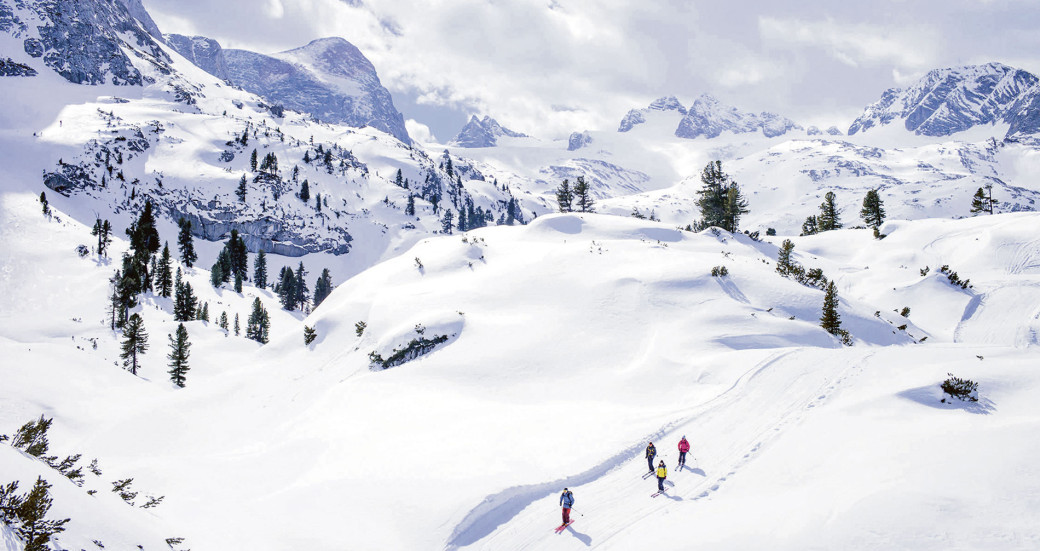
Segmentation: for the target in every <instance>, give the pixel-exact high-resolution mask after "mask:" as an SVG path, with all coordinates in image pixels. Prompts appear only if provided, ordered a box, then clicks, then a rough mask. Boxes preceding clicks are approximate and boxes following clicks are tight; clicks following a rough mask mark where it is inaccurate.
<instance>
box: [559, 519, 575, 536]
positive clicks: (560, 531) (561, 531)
mask: <svg viewBox="0 0 1040 551" xmlns="http://www.w3.org/2000/svg"><path fill="white" fill-rule="evenodd" d="M572 524H574V521H573V520H572V521H570V522H568V523H567V524H561V525H559V526H557V527H556V530H555V532H556V533H557V534H562V533H563V531H564V530H566V529H567V527H568V526H570V525H572Z"/></svg>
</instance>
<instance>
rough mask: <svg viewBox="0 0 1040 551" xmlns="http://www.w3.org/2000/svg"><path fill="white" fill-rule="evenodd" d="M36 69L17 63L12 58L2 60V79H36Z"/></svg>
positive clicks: (0, 75) (0, 64)
mask: <svg viewBox="0 0 1040 551" xmlns="http://www.w3.org/2000/svg"><path fill="white" fill-rule="evenodd" d="M34 76H36V69H33V68H32V67H30V66H28V65H24V64H22V63H17V62H15V61H13V60H12V59H11V58H7V59H0V77H34Z"/></svg>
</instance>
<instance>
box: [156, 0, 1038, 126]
mask: <svg viewBox="0 0 1040 551" xmlns="http://www.w3.org/2000/svg"><path fill="white" fill-rule="evenodd" d="M144 4H145V7H146V8H148V10H149V12H150V13H151V15H152V17H153V18H154V19H155V21H156V23H158V25H159V27H160V28H161V29H162V30H163V32H166V33H171V32H176V33H182V34H192V35H203V36H208V37H211V38H215V39H217V40H218V41H220V43H221V44H222V45H223V46H224V47H231V48H245V49H250V50H254V51H257V52H261V53H274V52H278V51H283V50H287V49H291V48H295V47H298V46H301V45H303V44H306V43H307V42H309V41H311V40H313V39H315V38H321V37H327V36H340V37H343V38H346V39H347V40H349V41H350V42H352V43H353V44H355V45H356V46H357V47H358V48H360V49H361V51H362V52H363V53H364V54H365V55H366V56H367V57H368V58H369V59H370V60H371V61H372V63H373V64H374V65H375V67H376V69H377V70H378V72H379V77H380V79H381V80H382V82H383V85H384V86H386V87H387V88H388V89H389V90H390V92H391V93H392V94H393V96H394V102H395V104H396V105H397V107H398V109H399V110H400V111H401V112H402V113H404V115H405V118H406V119H412V121H410V123H409V131H410V132H411V133H412V134H413V137H416V138H420V139H422V138H423V136H422V134H423V133H425V132H427V131H432V132H433V133H434V134H435V135H436V137H437V138H439V139H440V140H441V141H447V140H448V139H450V138H451V137H452V136H453V135H454V134H455V133H456V132H457V131H458V130H459V128H460V127H461V126H462V125H463V124H464V123H465V121H466V119H467V118H468V116H469V115H471V114H479V115H484V114H487V115H491V116H492V117H494V118H496V119H498V120H499V122H501V123H502V124H503V125H505V126H507V127H509V128H512V129H514V130H518V131H521V132H525V133H528V134H533V135H537V136H540V137H545V138H558V137H562V136H566V135H567V134H569V133H570V132H571V131H575V130H578V131H580V130H585V129H589V130H611V129H616V128H617V124H618V122H619V121H620V120H621V118H622V117H623V116H624V114H625V113H626V112H627V111H628V110H629V109H631V108H635V107H645V106H646V104H648V103H649V102H650V101H652V100H653V99H655V98H657V97H660V96H665V95H674V96H676V97H678V98H679V100H680V101H681V102H682V103H683V104H685V105H689V104H691V103H692V102H693V100H694V98H696V97H697V96H699V95H700V94H703V93H709V94H712V95H714V96H716V97H718V98H719V99H720V100H722V101H723V102H725V103H729V104H731V105H735V106H737V107H739V108H741V109H743V110H747V111H772V112H776V113H780V114H783V115H785V116H787V117H790V118H792V119H794V120H795V121H797V122H799V123H802V124H806V125H808V124H816V125H818V126H824V127H825V126H830V125H831V124H836V125H838V126H840V127H842V128H843V129H844V128H847V127H848V125H849V123H850V122H851V121H852V120H853V119H854V118H855V117H856V116H857V115H858V114H859V112H860V111H861V110H862V108H863V107H864V106H865V105H867V104H869V103H871V102H873V101H875V100H877V98H878V97H879V96H880V95H881V93H882V92H883V91H884V90H885V89H887V88H890V87H894V86H905V85H907V84H909V83H912V82H913V81H914V80H916V79H917V78H919V77H920V76H922V75H923V74H924V73H926V72H927V71H928V70H930V69H934V68H939V67H950V66H957V65H965V64H973V63H987V62H990V61H999V62H1003V63H1007V64H1009V65H1014V66H1017V67H1020V68H1023V69H1026V70H1029V71H1031V72H1033V73H1035V74H1038V75H1040V32H1038V30H1040V2H1036V1H1034V0H871V1H861V0H802V1H799V2H781V1H777V0H747V1H741V0H732V1H730V2H725V3H722V2H709V1H690V0H686V1H679V0H144ZM722 4H724V5H722Z"/></svg>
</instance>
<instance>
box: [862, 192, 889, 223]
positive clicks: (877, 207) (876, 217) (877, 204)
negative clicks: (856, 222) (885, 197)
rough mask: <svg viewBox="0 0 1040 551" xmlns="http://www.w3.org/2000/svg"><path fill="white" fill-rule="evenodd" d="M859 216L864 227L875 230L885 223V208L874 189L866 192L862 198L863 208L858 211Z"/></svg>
mask: <svg viewBox="0 0 1040 551" xmlns="http://www.w3.org/2000/svg"><path fill="white" fill-rule="evenodd" d="M859 216H860V218H862V219H863V222H864V223H865V224H866V225H868V226H870V227H872V228H874V229H875V230H876V229H878V228H880V227H881V224H883V223H884V222H885V207H884V204H883V203H882V202H881V196H880V195H878V191H877V190H876V189H872V190H870V191H868V192H867V195H866V196H865V197H863V208H862V209H860V211H859Z"/></svg>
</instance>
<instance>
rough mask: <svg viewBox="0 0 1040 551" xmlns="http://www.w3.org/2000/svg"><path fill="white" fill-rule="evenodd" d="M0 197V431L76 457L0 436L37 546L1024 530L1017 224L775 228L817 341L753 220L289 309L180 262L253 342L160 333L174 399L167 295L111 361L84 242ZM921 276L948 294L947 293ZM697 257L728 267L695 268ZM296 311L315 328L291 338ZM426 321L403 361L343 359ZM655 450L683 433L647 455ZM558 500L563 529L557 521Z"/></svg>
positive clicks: (507, 253) (583, 219)
mask: <svg viewBox="0 0 1040 551" xmlns="http://www.w3.org/2000/svg"><path fill="white" fill-rule="evenodd" d="M0 208H2V216H3V219H4V224H3V226H2V227H0V232H2V235H0V243H2V245H0V263H2V266H3V272H2V274H0V293H2V295H3V296H4V297H6V298H5V299H4V300H5V302H4V308H3V310H2V312H0V335H2V339H0V354H2V355H3V357H4V358H5V361H4V367H3V373H4V376H3V381H4V384H3V385H0V434H9V435H10V434H13V433H14V432H15V430H16V429H17V428H18V427H19V426H21V424H23V423H25V422H26V421H29V420H32V419H35V418H38V417H39V415H41V414H43V415H46V416H47V417H53V418H54V425H53V428H52V430H51V454H53V455H61V456H62V457H64V455H69V454H72V453H82V454H83V457H84V461H85V462H89V460H90V459H91V458H94V457H97V458H98V461H99V464H100V466H101V467H102V469H103V474H102V475H101V476H100V477H98V476H95V475H93V474H89V473H88V474H87V476H86V483H85V484H84V487H83V488H77V487H76V486H74V485H72V484H71V483H69V482H68V481H67V480H65V479H64V478H63V477H62V476H61V475H60V474H59V473H57V472H56V471H54V470H52V469H50V468H49V467H47V466H46V465H44V464H42V463H41V462H39V461H37V460H35V459H33V458H31V457H28V456H26V455H25V454H23V453H22V452H20V451H18V450H15V449H13V448H11V447H10V446H8V445H0V472H3V473H4V474H5V476H4V477H3V479H4V480H3V481H5V482H6V481H7V480H19V481H21V484H22V488H25V489H27V487H28V486H31V483H32V482H33V481H34V480H35V477H36V476H37V475H43V476H44V477H45V478H47V479H48V480H49V481H50V482H51V483H52V484H54V488H53V489H52V492H53V495H54V507H53V509H52V511H51V514H50V518H66V517H69V518H72V522H71V523H70V524H69V525H68V526H67V531H66V532H65V533H63V534H61V535H59V536H58V538H57V539H58V542H59V545H60V547H62V548H70V549H71V548H76V549H79V548H83V549H91V548H96V545H95V544H94V543H92V541H93V540H98V541H100V542H102V543H103V544H104V545H105V546H106V548H130V547H133V546H136V545H143V546H144V547H145V548H157V547H160V548H161V547H162V546H164V545H166V543H165V542H164V540H165V539H166V538H170V537H183V538H185V540H184V543H183V544H181V547H183V548H188V547H190V548H192V549H231V548H250V549H291V548H301V547H311V548H318V549H346V548H349V549H387V548H394V549H437V548H448V549H469V548H474V549H555V548H561V549H562V548H586V547H597V548H603V549H632V548H642V547H648V546H651V545H653V546H657V545H666V546H673V547H679V548H684V547H691V546H695V545H696V546H701V545H706V546H709V547H711V548H716V549H746V548H761V547H766V546H770V547H780V548H784V549H805V548H852V549H876V548H879V547H882V548H890V547H905V548H914V549H947V548H950V547H954V548H1000V549H1029V548H1034V547H1035V546H1036V545H1037V544H1038V543H1040V528H1038V527H1037V525H1036V523H1035V518H1036V516H1037V514H1038V513H1040V499H1038V498H1037V496H1038V495H1040V475H1038V474H1037V471H1036V469H1034V468H1033V466H1032V463H1033V458H1034V457H1035V456H1036V453H1037V452H1038V451H1040V450H1038V449H1037V448H1038V447H1040V443H1038V442H1037V440H1036V439H1035V438H1034V437H1033V436H1034V435H1035V434H1036V431H1037V429H1038V428H1040V427H1038V424H1040V406H1038V405H1037V404H1036V402H1035V400H1033V399H1032V398H1031V397H1032V396H1034V395H1035V393H1036V391H1037V390H1038V389H1037V386H1038V384H1040V374H1038V373H1037V372H1036V370H1035V360H1036V352H1035V351H1036V348H1035V345H1036V336H1037V331H1036V330H1037V324H1038V321H1037V320H1038V319H1040V262H1037V259H1040V256H1038V255H1040V242H1038V241H1036V240H1033V239H1032V238H1031V236H1034V235H1036V234H1037V230H1038V229H1040V216H1037V215H1035V214H1031V213H1020V214H1006V215H996V216H985V217H979V218H974V219H966V220H922V221H913V222H907V221H893V222H889V223H887V224H886V225H885V226H883V227H882V232H883V233H886V234H888V237H886V238H885V239H883V240H880V241H879V240H874V239H873V238H872V237H871V234H870V230H839V231H835V232H829V233H824V234H820V235H816V236H811V237H806V238H794V241H795V243H796V248H795V257H796V259H797V260H798V261H799V262H800V263H802V264H803V265H805V266H807V267H820V268H822V269H823V270H824V272H825V274H826V275H827V276H828V277H831V278H834V279H835V280H836V282H837V284H838V288H839V293H840V296H841V307H840V313H841V316H842V322H843V325H844V327H845V328H846V329H848V330H849V331H850V332H851V333H852V335H853V336H854V338H855V344H854V346H852V347H842V346H841V345H840V344H839V343H838V341H837V340H836V339H835V338H833V337H831V336H830V335H828V334H826V333H825V332H824V331H823V330H822V329H820V328H819V323H818V318H819V316H820V308H821V305H822V302H823V292H822V291H820V290H818V289H813V288H809V287H805V286H803V285H800V284H798V283H796V282H794V281H791V280H788V279H785V278H782V277H780V276H778V275H777V274H776V273H775V267H774V262H775V259H776V252H777V246H778V245H779V243H780V241H782V240H783V239H784V238H783V237H782V236H780V237H776V238H772V237H771V238H768V240H763V241H753V240H751V239H749V238H748V237H747V236H744V235H730V234H727V233H725V232H718V233H715V232H713V231H711V230H707V231H705V232H701V233H699V234H694V233H689V232H682V231H678V230H676V229H674V228H673V227H671V226H669V225H668V224H662V223H654V222H648V221H644V220H638V219H635V218H631V217H618V216H608V215H597V214H585V215H579V214H569V215H550V216H543V217H539V218H538V219H537V220H536V221H534V222H533V223H531V224H530V225H528V226H524V227H497V228H486V229H483V230H477V231H473V232H468V233H466V234H463V235H458V234H456V235H450V236H448V235H445V236H439V237H433V238H429V239H425V240H423V241H420V242H419V243H417V244H416V245H415V246H414V247H413V248H412V249H411V250H409V251H407V252H406V253H403V254H401V255H399V256H397V257H395V258H393V259H390V260H388V261H385V262H383V263H380V264H377V265H376V266H374V267H372V268H371V269H368V270H366V271H364V272H362V273H361V274H359V275H357V276H355V277H353V278H351V279H349V280H348V281H346V282H344V283H343V284H342V285H340V286H339V287H338V288H337V289H336V290H335V291H334V292H333V294H332V295H331V296H330V297H329V298H328V299H326V301H325V302H324V303H323V304H322V305H321V307H319V308H318V309H317V310H315V311H314V312H313V313H312V314H311V315H310V316H309V317H308V318H307V319H301V318H300V315H299V314H298V313H288V312H284V311H282V310H280V308H279V307H278V305H277V297H274V296H273V295H272V294H271V293H270V292H269V291H258V290H256V289H255V288H253V287H250V286H249V285H247V286H246V287H245V289H244V293H243V294H241V295H239V294H237V293H234V292H231V291H228V290H227V289H224V290H214V289H213V288H212V287H211V286H210V285H209V283H208V279H209V277H208V272H206V271H205V270H202V269H199V268H195V269H193V270H190V271H189V273H190V274H191V275H190V276H189V278H190V281H191V282H192V283H193V286H194V287H195V289H196V292H197V294H199V296H200V300H203V301H208V302H209V304H210V315H211V319H212V318H213V317H214V312H217V315H219V312H220V311H222V310H227V311H229V314H230V312H231V311H234V312H238V313H239V314H240V316H241V317H242V323H243V325H244V321H245V317H246V316H247V315H248V305H249V303H250V302H251V301H252V297H253V296H259V297H260V298H261V300H263V301H264V302H265V304H266V305H267V308H268V310H269V312H271V315H272V340H271V343H270V344H268V345H266V346H263V347H261V346H259V345H257V344H256V343H254V342H252V341H248V340H246V339H244V338H242V337H235V336H233V335H230V336H226V335H225V333H224V331H223V330H221V329H219V328H218V327H216V326H215V324H213V323H205V322H201V321H196V322H190V323H188V324H187V326H188V328H189V333H190V338H191V342H192V343H193V344H194V346H193V348H192V350H191V352H192V356H191V359H190V365H191V371H189V373H188V375H187V386H186V388H184V389H178V388H176V387H174V386H173V385H172V384H171V383H170V382H169V378H168V375H167V374H166V371H167V367H166V358H165V355H166V353H167V352H168V350H169V348H168V345H167V342H166V335H167V334H169V333H172V332H173V329H174V328H175V327H176V324H175V323H174V322H172V321H171V319H172V314H171V310H172V307H171V306H170V304H169V301H167V300H165V299H161V298H155V297H151V298H148V297H147V296H146V298H145V300H144V303H143V305H142V306H139V307H138V308H137V309H136V310H135V311H138V312H140V313H141V315H142V316H143V317H144V319H145V326H146V329H147V331H148V332H149V334H150V344H151V349H150V350H149V351H148V353H147V354H146V355H145V356H144V360H143V362H144V363H143V365H144V367H143V369H142V370H141V371H140V374H139V375H140V376H138V377H135V376H133V375H131V374H130V373H129V372H127V371H125V370H123V369H122V368H121V367H120V365H118V343H119V339H120V336H119V335H118V334H117V333H114V332H112V331H110V330H109V329H108V326H107V324H106V322H105V320H104V319H103V318H104V311H105V298H106V296H107V279H108V276H109V274H110V272H111V271H112V270H113V269H114V266H112V265H110V264H109V263H106V262H101V263H99V262H98V261H97V259H96V256H95V255H88V256H87V257H86V258H80V257H78V256H77V254H76V253H75V250H74V249H75V246H76V245H78V244H80V243H84V244H89V243H91V242H92V241H91V240H92V239H93V238H92V237H91V236H90V235H89V228H88V227H86V226H83V225H81V224H78V223H76V222H74V221H71V220H69V219H68V217H67V216H65V215H64V213H62V212H60V211H58V212H55V214H54V215H53V217H52V218H51V219H49V220H48V219H47V218H46V217H45V216H43V215H42V214H40V212H39V210H40V209H39V204H38V202H37V201H36V197H35V196H33V195H30V194H27V193H15V192H11V193H6V194H4V195H3V201H2V203H0ZM171 237H174V236H173V235H172V233H171V232H170V231H165V230H164V231H163V234H162V238H163V239H168V238H171ZM122 249H125V244H124V243H122V242H117V243H116V244H115V245H114V251H113V253H112V256H116V255H117V254H118V252H119V251H120V250H122ZM207 254H208V255H210V258H212V255H215V254H216V250H213V251H209V252H208V253H202V254H200V256H201V257H202V258H201V260H202V261H201V262H200V264H202V265H206V264H208V260H209V259H207V256H206V255H207ZM420 264H421V266H420ZM942 264H948V265H950V267H951V268H952V269H954V270H956V271H958V272H959V273H960V274H962V276H964V277H965V278H966V277H970V278H971V286H972V287H971V288H969V289H962V288H960V287H959V286H957V287H955V286H953V285H952V284H950V283H949V282H948V281H947V280H946V278H945V276H943V275H942V274H940V273H939V267H940V266H941V265H942ZM714 266H726V267H727V269H728V270H729V275H728V276H726V277H712V276H711V275H710V271H711V268H712V267H714ZM925 266H929V267H930V270H929V272H928V274H927V275H924V276H922V275H921V274H920V270H921V269H922V268H924V267H925ZM903 306H910V307H911V312H910V314H909V319H906V318H903V317H901V316H899V314H898V313H897V312H895V311H894V310H899V309H901V308H902V307H903ZM875 312H876V313H877V315H875ZM360 321H363V322H365V323H366V324H367V327H366V329H365V330H364V332H363V334H362V335H360V336H358V334H357V329H356V323H357V322H360ZM304 324H306V325H308V326H313V327H314V328H315V329H316V331H317V334H318V338H317V339H316V340H315V342H314V343H312V344H311V345H309V346H305V345H304V343H303V325H304ZM904 324H906V325H907V327H906V329H905V330H900V329H898V327H897V326H902V325H904ZM420 331H421V335H420ZM440 335H443V336H445V337H446V340H445V341H444V342H443V343H441V344H438V345H437V346H436V347H435V348H434V349H433V351H432V352H430V353H428V354H426V355H424V356H421V357H418V358H417V359H414V360H412V361H409V362H406V363H403V364H402V365H398V366H396V367H392V368H390V369H386V370H383V369H380V368H378V367H373V365H372V364H371V362H370V357H369V355H370V353H372V352H376V353H378V354H380V355H381V356H383V357H384V358H386V357H389V356H390V354H391V353H392V352H393V350H395V349H400V348H402V347H404V346H405V345H406V344H407V343H408V342H409V341H411V340H412V339H415V338H418V337H419V336H423V337H426V338H428V339H434V338H435V337H436V336H440ZM925 337H927V338H926V339H925ZM90 339H93V341H92V340H90ZM922 340H924V342H921V341H922ZM94 341H96V342H97V348H96V350H95V349H94V348H93V342H94ZM948 372H949V373H953V374H954V375H957V376H959V377H964V378H970V379H973V380H975V381H977V382H979V395H980V397H981V399H980V401H979V402H978V403H973V404H968V403H960V402H954V403H953V404H943V403H940V397H941V392H940V391H939V387H938V385H939V383H940V382H941V381H942V380H943V379H945V378H946V374H947V373H948ZM682 435H685V436H686V437H687V438H688V439H689V440H690V442H691V444H692V446H693V449H692V452H691V456H690V457H689V458H688V460H687V468H686V469H684V470H683V471H682V472H676V471H675V467H676V465H675V462H676V458H677V452H676V451H675V448H676V443H677V442H678V440H679V438H680V437H681V436H682ZM651 440H652V441H653V442H654V443H655V444H656V446H657V448H658V452H659V454H660V456H659V457H660V458H661V459H663V460H664V461H665V462H666V464H667V465H668V467H669V470H670V474H669V478H668V481H667V482H666V486H667V492H666V494H665V495H663V496H660V497H657V498H651V497H650V494H651V493H652V492H653V491H654V490H655V489H656V481H655V480H653V479H650V480H643V479H641V477H640V475H641V474H642V473H643V472H644V469H645V468H646V463H645V459H644V458H643V449H644V448H645V446H646V444H647V442H648V441H651ZM128 477H133V478H134V488H135V489H136V490H139V491H140V492H141V496H140V497H138V498H137V505H140V504H141V503H142V502H143V497H144V496H145V495H151V496H159V495H162V496H166V497H165V500H164V501H163V502H162V504H160V505H159V506H158V507H155V508H151V509H141V508H140V507H130V506H128V505H127V504H126V503H124V502H123V501H121V500H119V499H118V497H117V496H115V495H114V494H112V493H111V492H110V491H109V490H110V488H111V482H113V481H115V480H117V479H122V478H128ZM565 486H566V487H569V488H571V489H572V490H573V491H574V494H575V497H576V499H577V502H576V504H575V514H574V515H573V516H574V517H575V518H576V522H575V523H574V524H573V525H572V526H570V527H569V528H568V529H567V530H566V531H564V533H563V534H560V535H556V534H554V533H553V532H552V528H553V527H555V526H556V525H558V524H559V515H560V509H559V507H558V505H557V500H558V498H559V494H560V492H561V491H562V489H563V487H565ZM88 489H96V490H98V492H97V494H96V495H94V496H90V495H88V494H87V493H86V490H88ZM5 541H6V542H7V544H6V545H7V549H12V550H13V549H19V547H18V545H19V544H18V543H16V542H15V541H14V540H13V539H12V538H11V537H9V536H8V537H7V539H6V540H5ZM175 548H176V546H175Z"/></svg>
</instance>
